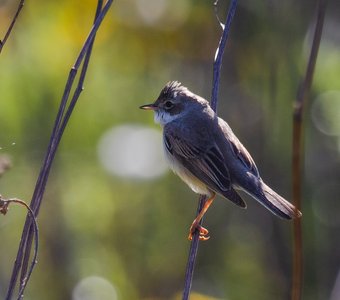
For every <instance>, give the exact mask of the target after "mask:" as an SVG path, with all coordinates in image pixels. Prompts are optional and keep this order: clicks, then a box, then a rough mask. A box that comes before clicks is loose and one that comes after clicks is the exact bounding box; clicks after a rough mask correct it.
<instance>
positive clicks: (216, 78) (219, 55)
mask: <svg viewBox="0 0 340 300" xmlns="http://www.w3.org/2000/svg"><path fill="white" fill-rule="evenodd" d="M217 4H218V0H217V1H215V3H214V7H215V15H216V18H217V20H218V22H219V23H220V24H221V22H220V19H219V17H218V15H217V9H216V7H217ZM236 6H237V0H232V1H231V4H230V7H229V10H228V14H227V19H226V22H225V25H223V24H222V25H221V26H222V28H223V33H222V36H221V39H220V42H219V45H218V47H217V50H216V54H215V59H214V65H213V83H212V84H213V89H212V96H211V107H212V109H213V110H214V111H215V112H216V111H217V101H218V100H217V99H218V87H219V82H220V71H221V66H222V59H223V53H224V49H225V46H226V43H227V39H228V34H229V30H230V26H231V22H232V20H233V17H234V15H235V11H236ZM205 201H206V197H205V196H200V198H199V201H198V208H197V215H198V214H199V213H200V212H201V210H202V208H203V207H204V204H205ZM202 221H203V219H201V221H200V225H201V224H202ZM198 244H199V234H198V231H197V230H196V232H195V233H194V235H193V238H192V242H191V246H190V250H189V257H188V262H187V267H186V272H185V281H184V290H183V297H182V299H183V300H187V299H189V296H190V291H191V285H192V279H193V275H194V268H195V261H196V256H197V251H198Z"/></svg>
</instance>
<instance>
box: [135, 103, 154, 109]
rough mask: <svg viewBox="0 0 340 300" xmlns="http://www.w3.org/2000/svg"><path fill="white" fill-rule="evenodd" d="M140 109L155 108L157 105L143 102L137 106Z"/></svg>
mask: <svg viewBox="0 0 340 300" xmlns="http://www.w3.org/2000/svg"><path fill="white" fill-rule="evenodd" d="M139 108H140V109H145V110H156V109H157V106H156V105H155V104H145V105H142V106H140V107H139Z"/></svg>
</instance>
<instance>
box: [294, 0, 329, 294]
mask: <svg viewBox="0 0 340 300" xmlns="http://www.w3.org/2000/svg"><path fill="white" fill-rule="evenodd" d="M326 6H327V0H319V3H318V8H317V20H316V25H315V31H314V36H313V43H312V48H311V52H310V56H309V60H308V65H307V69H306V73H305V77H304V79H303V81H302V84H301V85H300V87H299V91H298V94H297V98H296V101H295V103H294V113H293V156H292V178H293V203H294V205H295V206H296V208H298V209H299V210H301V206H302V197H301V194H302V193H301V191H302V168H303V114H304V108H305V106H306V104H307V100H308V96H309V94H310V89H311V86H312V82H313V75H314V69H315V64H316V59H317V55H318V51H319V46H320V41H321V35H322V28H323V23H324V18H325V12H326ZM293 232H294V246H293V282H292V293H291V299H292V300H300V299H301V297H302V287H303V243H302V223H301V218H298V219H295V220H294V223H293Z"/></svg>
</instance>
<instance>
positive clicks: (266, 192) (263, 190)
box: [248, 180, 302, 220]
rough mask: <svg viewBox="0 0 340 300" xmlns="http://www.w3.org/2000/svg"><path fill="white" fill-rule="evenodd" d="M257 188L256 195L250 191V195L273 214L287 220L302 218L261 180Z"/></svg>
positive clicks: (293, 207)
mask: <svg viewBox="0 0 340 300" xmlns="http://www.w3.org/2000/svg"><path fill="white" fill-rule="evenodd" d="M258 187H259V188H258V189H257V191H256V193H254V192H253V191H252V192H251V193H250V194H251V195H252V196H253V197H254V198H255V199H256V200H257V201H258V202H260V203H261V204H262V205H263V206H265V207H266V208H267V209H269V210H270V211H271V212H272V213H273V214H275V215H277V216H279V217H281V218H284V219H288V220H290V219H295V218H300V217H301V216H302V213H301V212H300V211H299V210H298V209H297V208H296V207H295V206H294V205H293V204H291V203H290V202H288V201H287V200H285V199H284V198H282V197H281V196H280V195H279V194H277V193H276V192H274V191H273V190H272V189H271V188H270V187H269V186H268V185H266V184H265V183H264V182H263V181H262V180H260V181H259V182H258ZM248 192H249V191H248Z"/></svg>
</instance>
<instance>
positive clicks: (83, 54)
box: [6, 0, 113, 300]
mask: <svg viewBox="0 0 340 300" xmlns="http://www.w3.org/2000/svg"><path fill="white" fill-rule="evenodd" d="M112 2H113V0H108V1H107V2H106V3H105V5H104V6H103V1H102V0H99V1H98V4H97V10H96V17H95V22H94V25H93V27H92V29H91V31H90V33H89V35H88V37H87V38H86V41H85V43H84V45H83V47H82V49H81V51H80V53H79V55H78V57H77V59H76V62H75V64H74V66H73V67H72V69H71V70H70V73H69V77H68V80H67V82H66V85H65V90H64V93H63V96H62V99H61V103H60V106H59V111H58V113H57V117H56V120H55V123H54V128H53V131H52V134H51V138H50V142H49V145H48V148H47V151H46V155H45V159H44V162H43V165H42V168H41V170H40V174H39V177H38V179H37V183H36V186H35V190H34V193H33V196H32V201H31V204H30V207H31V208H32V210H33V212H34V215H35V217H37V216H38V214H39V209H40V206H41V203H42V198H43V195H44V191H45V188H46V183H47V180H48V176H49V172H50V169H51V166H52V163H53V160H54V157H55V154H56V151H57V148H58V145H59V142H60V140H61V138H62V135H63V132H64V130H65V128H66V126H67V122H68V120H69V118H70V116H71V114H72V111H73V108H74V106H75V104H76V102H77V100H78V99H79V96H80V93H81V91H82V90H83V83H84V80H85V75H86V71H87V67H88V63H89V59H90V56H91V50H92V45H93V42H94V38H95V35H96V32H97V31H98V29H99V27H100V25H101V23H102V21H103V19H104V17H105V15H106V13H107V12H108V10H109V8H110V6H111V5H112ZM82 63H83V66H82V71H81V74H80V76H79V80H78V83H77V87H76V89H75V91H74V94H73V96H72V99H71V101H70V103H69V105H67V104H68V102H69V96H70V92H71V88H72V86H73V83H74V81H75V78H76V75H77V72H78V69H79V67H80V65H81V64H82ZM65 110H66V112H65ZM32 239H33V229H32V223H31V220H30V218H29V217H27V218H26V222H25V226H24V229H23V233H22V237H21V241H20V245H19V249H18V253H17V257H16V260H15V263H14V267H13V271H12V276H11V280H10V284H9V288H8V291H7V295H6V300H10V299H11V298H12V295H13V292H14V288H15V286H16V284H17V279H18V274H19V272H20V271H21V280H20V292H19V294H20V293H21V291H22V293H23V289H24V287H25V285H26V284H27V275H26V274H27V267H28V261H29V257H30V253H31V248H32ZM22 293H21V294H22Z"/></svg>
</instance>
